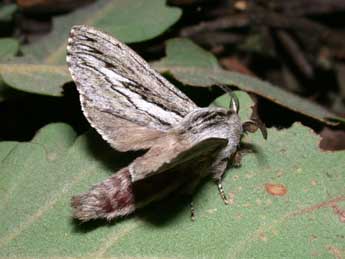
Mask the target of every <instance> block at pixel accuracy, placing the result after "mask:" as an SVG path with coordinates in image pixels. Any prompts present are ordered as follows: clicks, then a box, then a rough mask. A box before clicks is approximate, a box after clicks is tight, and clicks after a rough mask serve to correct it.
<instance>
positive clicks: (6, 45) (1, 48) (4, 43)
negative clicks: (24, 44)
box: [0, 38, 19, 60]
mask: <svg viewBox="0 0 345 259" xmlns="http://www.w3.org/2000/svg"><path fill="white" fill-rule="evenodd" d="M18 50H19V42H18V41H17V40H16V39H13V38H1V39H0V59H1V60H4V59H6V58H10V57H14V56H15V55H16V54H17V53H18Z"/></svg>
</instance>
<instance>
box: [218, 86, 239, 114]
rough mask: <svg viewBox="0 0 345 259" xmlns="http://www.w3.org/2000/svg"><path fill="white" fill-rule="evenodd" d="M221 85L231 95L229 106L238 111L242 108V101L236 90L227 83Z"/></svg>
mask: <svg viewBox="0 0 345 259" xmlns="http://www.w3.org/2000/svg"><path fill="white" fill-rule="evenodd" d="M219 87H220V88H221V89H222V90H223V91H224V92H226V93H228V94H229V95H230V105H229V108H230V110H231V111H233V112H236V113H238V112H239V110H240V102H239V100H238V98H237V96H236V94H234V92H233V91H232V89H231V88H230V87H228V86H226V85H219Z"/></svg>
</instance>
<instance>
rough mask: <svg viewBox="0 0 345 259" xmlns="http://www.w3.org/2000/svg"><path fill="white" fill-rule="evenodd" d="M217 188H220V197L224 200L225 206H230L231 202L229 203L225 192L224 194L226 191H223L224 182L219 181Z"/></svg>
mask: <svg viewBox="0 0 345 259" xmlns="http://www.w3.org/2000/svg"><path fill="white" fill-rule="evenodd" d="M217 187H218V192H219V195H220V197H221V198H222V200H223V202H224V204H225V205H228V204H229V201H228V198H227V197H226V195H225V192H224V189H223V185H222V180H219V181H218V184H217Z"/></svg>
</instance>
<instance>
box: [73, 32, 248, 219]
mask: <svg viewBox="0 0 345 259" xmlns="http://www.w3.org/2000/svg"><path fill="white" fill-rule="evenodd" d="M67 63H68V67H69V70H70V73H71V75H72V78H73V80H74V82H75V84H76V86H77V89H78V92H79V95H80V102H81V107H82V110H83V113H84V115H85V117H86V118H87V120H88V121H89V123H90V124H91V126H92V127H94V128H95V129H96V131H97V132H98V133H99V134H100V135H101V136H102V138H103V139H104V140H105V141H107V142H108V143H109V144H110V145H111V146H112V147H113V148H115V149H117V150H120V151H128V150H140V149H146V150H147V152H146V153H145V154H144V155H142V156H141V157H138V158H137V159H135V160H134V161H133V162H132V163H131V164H129V165H128V166H127V167H125V168H123V169H121V170H119V171H118V172H116V173H115V174H114V175H113V176H111V177H110V178H109V179H106V180H104V181H103V182H101V183H99V184H97V185H95V186H93V187H92V188H91V190H90V191H88V192H86V193H83V194H81V195H78V196H74V197H73V198H72V207H73V208H74V217H75V218H77V219H80V220H82V221H87V220H90V219H95V218H107V219H112V218H115V217H118V216H124V215H127V214H129V213H132V212H133V211H134V210H135V209H137V208H140V207H142V206H145V205H146V204H147V203H149V202H152V201H155V200H158V199H161V198H163V197H165V196H167V195H169V194H171V193H172V192H175V191H178V192H179V193H187V194H190V193H192V192H193V190H194V188H195V187H196V186H197V184H198V183H199V181H200V180H201V179H202V178H203V177H205V176H207V175H212V176H213V178H214V179H215V180H216V181H217V183H219V186H220V187H221V185H220V180H221V178H222V175H223V174H224V172H225V170H226V167H227V164H228V161H229V158H230V157H231V156H232V155H233V154H234V153H235V152H236V150H237V146H238V144H239V141H240V138H241V135H242V125H241V122H240V119H239V117H238V115H237V111H236V112H235V111H234V110H231V109H229V110H228V109H224V108H216V107H210V108H200V107H198V106H197V105H196V104H195V103H193V101H191V100H190V99H189V98H188V97H187V96H186V95H185V94H184V93H182V92H181V91H180V90H179V89H177V88H176V87H174V86H173V85H172V84H171V83H170V82H168V81H167V80H166V79H165V78H164V77H162V76H161V75H160V74H159V73H157V72H156V71H154V70H153V69H152V68H151V67H150V66H149V65H148V64H147V63H146V62H145V61H144V60H143V59H142V58H141V57H140V56H139V55H137V54H136V53H135V52H134V51H133V50H131V49H130V48H129V47H128V46H126V45H125V44H123V43H121V42H120V41H118V40H117V39H115V38H113V37H111V36H109V35H107V34H106V33H104V32H101V31H99V30H97V29H95V28H92V27H89V26H85V25H81V26H74V27H73V28H72V30H71V32H70V37H69V39H68V46H67ZM220 190H221V191H222V189H221V188H220ZM223 194H224V193H223Z"/></svg>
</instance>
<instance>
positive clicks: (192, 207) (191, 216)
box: [189, 201, 195, 221]
mask: <svg viewBox="0 0 345 259" xmlns="http://www.w3.org/2000/svg"><path fill="white" fill-rule="evenodd" d="M189 205H190V218H191V220H192V221H195V210H194V205H193V201H191V202H190V203H189Z"/></svg>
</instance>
